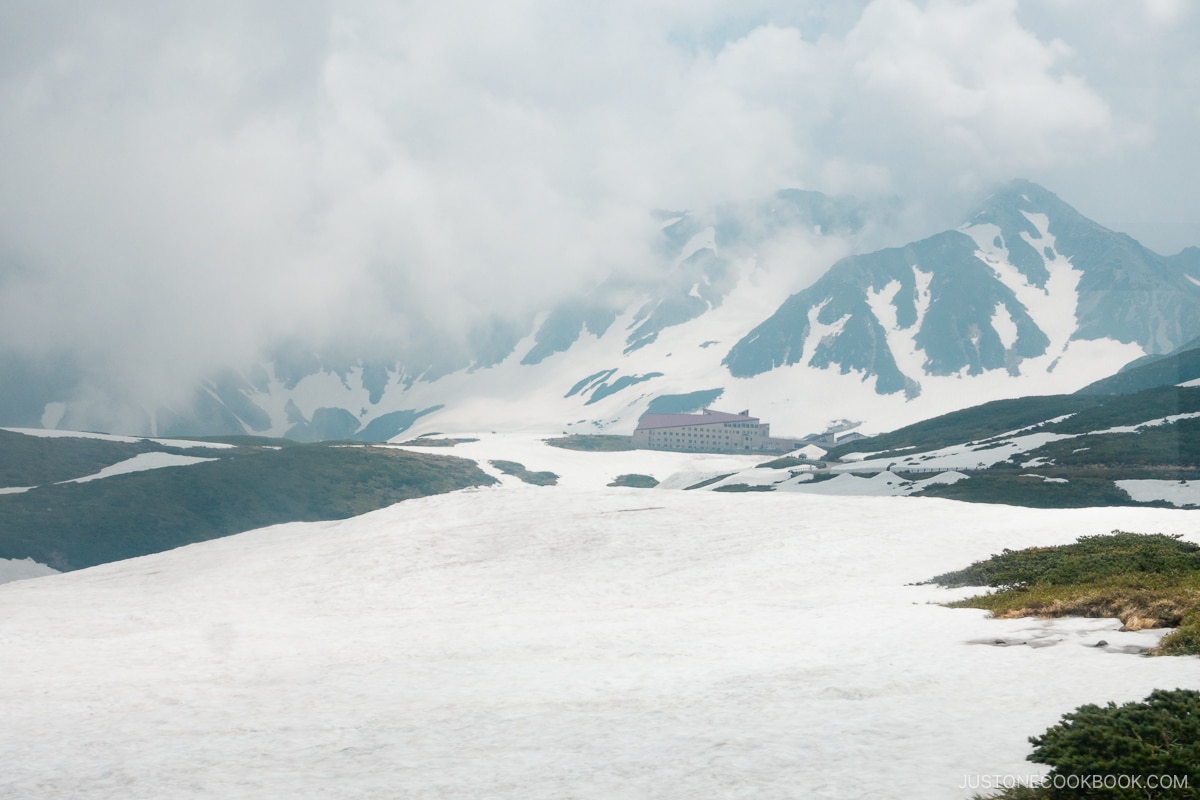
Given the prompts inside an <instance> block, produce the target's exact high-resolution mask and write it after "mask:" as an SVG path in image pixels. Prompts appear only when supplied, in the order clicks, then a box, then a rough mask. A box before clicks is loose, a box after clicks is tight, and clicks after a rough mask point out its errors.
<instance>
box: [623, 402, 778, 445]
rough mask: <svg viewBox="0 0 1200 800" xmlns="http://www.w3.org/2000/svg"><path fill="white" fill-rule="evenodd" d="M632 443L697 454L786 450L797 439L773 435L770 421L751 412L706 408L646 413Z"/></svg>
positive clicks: (640, 421)
mask: <svg viewBox="0 0 1200 800" xmlns="http://www.w3.org/2000/svg"><path fill="white" fill-rule="evenodd" d="M633 446H634V447H641V448H645V449H647V450H676V451H694V452H698V453H787V452H789V451H791V450H794V449H796V448H797V447H799V446H800V443H798V442H797V441H796V440H795V439H776V438H773V437H772V436H771V425H770V423H766V422H760V421H759V419H758V417H752V416H750V411H749V410H748V409H747V410H746V411H742V412H741V413H738V414H729V413H726V412H724V411H713V410H712V409H708V408H706V409H704V410H703V411H701V412H700V413H699V414H645V415H643V416H642V418H641V419H640V420H638V426H637V430H635V431H634V432H633Z"/></svg>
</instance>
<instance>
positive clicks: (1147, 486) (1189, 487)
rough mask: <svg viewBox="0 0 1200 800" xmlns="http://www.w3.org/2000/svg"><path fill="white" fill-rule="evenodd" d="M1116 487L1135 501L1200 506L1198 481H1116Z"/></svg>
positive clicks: (1199, 485)
mask: <svg viewBox="0 0 1200 800" xmlns="http://www.w3.org/2000/svg"><path fill="white" fill-rule="evenodd" d="M1116 484H1117V488H1119V489H1121V490H1122V491H1124V492H1125V494H1127V495H1129V497H1130V499H1131V500H1133V501H1134V502H1136V503H1153V502H1156V501H1159V500H1161V501H1164V502H1167V503H1170V504H1171V505H1173V506H1179V507H1184V506H1200V481H1162V480H1129V481H1116Z"/></svg>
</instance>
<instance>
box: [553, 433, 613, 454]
mask: <svg viewBox="0 0 1200 800" xmlns="http://www.w3.org/2000/svg"><path fill="white" fill-rule="evenodd" d="M546 444H548V445H550V446H551V447H561V448H562V449H564V450H587V451H591V452H617V451H620V450H633V449H635V448H634V446H633V441H632V438H631V437H629V436H613V435H612V434H606V433H573V434H571V435H570V436H559V437H557V438H554V439H547V440H546Z"/></svg>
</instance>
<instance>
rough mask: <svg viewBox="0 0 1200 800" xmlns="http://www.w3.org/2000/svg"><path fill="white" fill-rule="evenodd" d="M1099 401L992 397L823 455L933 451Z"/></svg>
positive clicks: (1072, 396)
mask: <svg viewBox="0 0 1200 800" xmlns="http://www.w3.org/2000/svg"><path fill="white" fill-rule="evenodd" d="M1102 401H1103V398H1098V397H1080V396H1075V395H1048V396H1046V397H1022V398H1018V399H1015V400H996V401H994V402H991V403H984V404H983V405H980V406H975V407H973V408H966V409H963V410H961V411H954V412H951V413H949V414H943V415H942V416H940V417H934V418H933V419H928V420H925V421H923V422H918V423H915V424H913V425H908V426H906V427H904V428H900V429H898V430H895V431H892V432H891V433H884V434H880V435H879V436H872V437H870V438H868V439H860V440H859V441H857V442H851V443H849V444H844V445H841V446H839V447H835V448H833V449H832V450H830V451H829V452H828V453H827V454H826V458H829V459H839V458H841V457H842V456H844V455H846V454H848V453H874V452H880V453H886V452H890V451H893V450H899V449H905V448H914V449H915V450H917V451H922V450H936V449H937V448H940V447H948V446H950V445H955V444H962V443H963V442H971V441H978V440H980V439H987V438H990V437H992V436H998V435H999V434H1002V433H1007V432H1008V431H1013V430H1016V429H1018V428H1024V427H1028V426H1030V425H1037V424H1039V423H1042V422H1045V421H1046V420H1049V419H1054V418H1055V417H1060V416H1062V415H1064V414H1074V413H1078V412H1080V411H1083V410H1085V409H1088V408H1091V407H1093V406H1095V405H1098V404H1100V403H1101V402H1102ZM906 452H908V451H907V450H906Z"/></svg>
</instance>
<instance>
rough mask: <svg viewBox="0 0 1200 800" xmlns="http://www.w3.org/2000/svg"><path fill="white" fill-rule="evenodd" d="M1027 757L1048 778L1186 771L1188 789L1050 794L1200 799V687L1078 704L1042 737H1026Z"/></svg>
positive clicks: (1055, 792)
mask: <svg viewBox="0 0 1200 800" xmlns="http://www.w3.org/2000/svg"><path fill="white" fill-rule="evenodd" d="M1029 741H1030V743H1032V744H1033V753H1032V754H1031V755H1030V756H1029V760H1030V761H1033V762H1036V763H1038V764H1048V765H1050V766H1051V767H1052V768H1053V769H1052V770H1051V773H1050V774H1051V777H1052V778H1053V777H1054V776H1070V775H1079V776H1082V775H1114V776H1115V775H1127V776H1141V777H1143V778H1144V777H1147V776H1152V775H1153V776H1164V775H1171V776H1178V777H1183V776H1186V777H1187V778H1188V784H1189V785H1188V788H1186V789H1178V788H1173V789H1171V790H1169V791H1164V790H1158V791H1148V790H1146V789H1145V788H1139V789H1134V788H1130V789H1122V788H1115V789H1111V790H1110V789H1103V790H1100V791H1096V790H1095V789H1089V790H1087V791H1081V790H1078V789H1075V790H1072V789H1069V788H1064V789H1058V788H1055V789H1052V791H1051V793H1050V796H1051V797H1054V798H1114V800H1117V799H1118V798H1120V799H1121V800H1124V799H1125V798H1129V800H1134V799H1135V798H1138V799H1140V798H1146V797H1170V798H1200V692H1196V691H1193V690H1191V689H1175V690H1173V691H1164V690H1162V689H1155V690H1154V691H1153V692H1151V693H1150V696H1149V697H1147V698H1146V699H1145V701H1144V702H1140V703H1126V704H1124V705H1121V706H1118V705H1116V704H1115V703H1111V702H1110V703H1109V704H1108V705H1106V706H1097V705H1085V706H1080V707H1079V708H1077V709H1076V710H1075V711H1073V712H1072V713H1070V714H1066V715H1064V716H1063V718H1062V721H1061V722H1059V723H1058V724H1057V725H1055V726H1054V727H1052V728H1050V729H1049V730H1047V731H1046V732H1045V733H1044V734H1042V735H1041V736H1034V737H1031V738H1030V740H1029Z"/></svg>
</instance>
